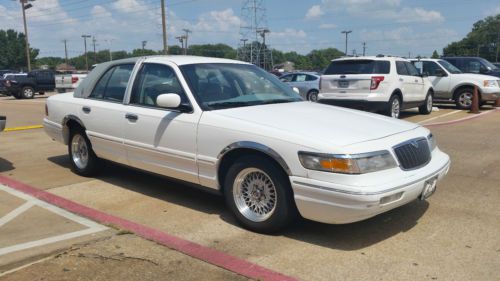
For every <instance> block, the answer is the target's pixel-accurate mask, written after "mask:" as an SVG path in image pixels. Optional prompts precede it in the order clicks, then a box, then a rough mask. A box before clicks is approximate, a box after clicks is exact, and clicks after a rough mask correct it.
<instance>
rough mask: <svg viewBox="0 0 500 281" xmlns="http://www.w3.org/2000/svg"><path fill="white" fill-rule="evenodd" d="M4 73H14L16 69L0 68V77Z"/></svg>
mask: <svg viewBox="0 0 500 281" xmlns="http://www.w3.org/2000/svg"><path fill="white" fill-rule="evenodd" d="M6 73H16V71H15V70H12V69H0V78H2V76H4V74H6Z"/></svg>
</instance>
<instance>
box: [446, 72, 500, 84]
mask: <svg viewBox="0 0 500 281" xmlns="http://www.w3.org/2000/svg"><path fill="white" fill-rule="evenodd" d="M454 75H457V76H458V77H464V78H465V79H473V80H476V81H481V83H482V81H484V80H498V77H495V76H491V75H490V74H475V73H457V74H454ZM499 75H500V73H499Z"/></svg>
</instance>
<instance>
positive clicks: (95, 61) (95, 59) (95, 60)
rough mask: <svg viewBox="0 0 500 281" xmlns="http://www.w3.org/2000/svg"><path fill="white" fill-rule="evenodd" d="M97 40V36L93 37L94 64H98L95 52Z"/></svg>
mask: <svg viewBox="0 0 500 281" xmlns="http://www.w3.org/2000/svg"><path fill="white" fill-rule="evenodd" d="M96 41H97V40H95V36H92V44H93V45H94V64H96V63H97V52H96V51H95V42H96Z"/></svg>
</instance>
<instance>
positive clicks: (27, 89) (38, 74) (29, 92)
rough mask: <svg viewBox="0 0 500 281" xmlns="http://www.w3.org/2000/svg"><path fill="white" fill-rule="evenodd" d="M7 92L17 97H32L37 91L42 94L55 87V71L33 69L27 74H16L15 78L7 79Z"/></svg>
mask: <svg viewBox="0 0 500 281" xmlns="http://www.w3.org/2000/svg"><path fill="white" fill-rule="evenodd" d="M5 84H6V85H5V86H6V90H7V94H8V95H11V96H14V97H15V98H16V99H32V98H34V96H35V93H37V92H38V93H39V94H41V95H43V94H45V92H46V91H53V90H54V88H55V80H54V71H51V70H33V71H31V72H28V75H26V76H19V75H15V77H14V79H7V83H5Z"/></svg>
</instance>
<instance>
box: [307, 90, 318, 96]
mask: <svg viewBox="0 0 500 281" xmlns="http://www.w3.org/2000/svg"><path fill="white" fill-rule="evenodd" d="M311 92H318V93H319V90H318V89H311V90H309V91H308V92H307V94H308V95H309V94H310V93H311Z"/></svg>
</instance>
